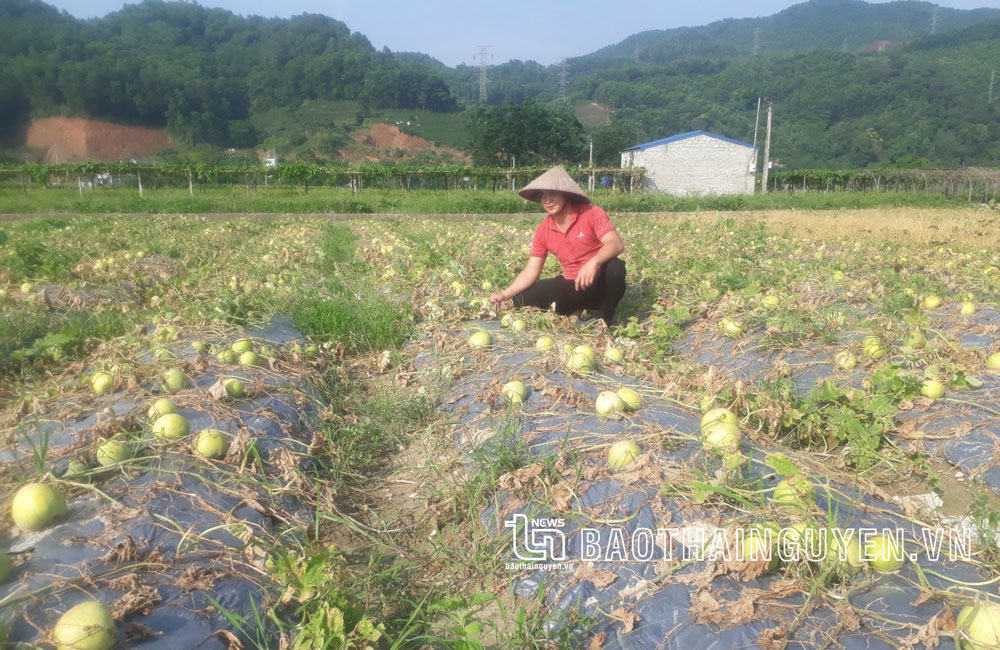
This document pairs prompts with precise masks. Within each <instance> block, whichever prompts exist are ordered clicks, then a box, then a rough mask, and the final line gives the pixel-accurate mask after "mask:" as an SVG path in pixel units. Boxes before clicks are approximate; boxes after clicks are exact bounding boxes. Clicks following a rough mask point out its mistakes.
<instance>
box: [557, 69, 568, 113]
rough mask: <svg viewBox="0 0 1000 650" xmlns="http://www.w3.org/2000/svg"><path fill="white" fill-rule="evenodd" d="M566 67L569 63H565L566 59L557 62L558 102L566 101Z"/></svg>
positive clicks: (563, 102)
mask: <svg viewBox="0 0 1000 650" xmlns="http://www.w3.org/2000/svg"><path fill="white" fill-rule="evenodd" d="M567 68H569V64H568V63H566V59H563V60H562V61H560V62H559V103H560V104H565V103H566V77H567V76H568V74H569V73H568V72H567Z"/></svg>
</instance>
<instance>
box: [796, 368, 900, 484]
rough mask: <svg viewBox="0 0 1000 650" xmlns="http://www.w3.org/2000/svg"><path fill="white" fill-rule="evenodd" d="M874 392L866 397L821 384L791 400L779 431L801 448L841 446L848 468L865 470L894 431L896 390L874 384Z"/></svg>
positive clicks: (852, 391)
mask: <svg viewBox="0 0 1000 650" xmlns="http://www.w3.org/2000/svg"><path fill="white" fill-rule="evenodd" d="M877 387H878V388H879V390H878V391H876V392H871V393H865V392H862V391H858V390H856V389H853V388H844V387H842V386H839V385H838V384H836V383H835V382H832V381H824V382H823V383H822V384H820V386H818V387H816V388H814V389H813V390H812V391H810V393H809V395H808V396H807V397H805V398H797V397H791V400H790V401H791V403H792V407H791V408H788V409H786V410H785V412H784V414H783V419H782V429H783V431H785V432H786V433H787V435H790V436H792V437H793V438H794V439H796V440H797V441H798V442H799V443H800V444H805V445H820V446H822V445H825V444H829V443H830V442H831V441H836V442H837V443H839V444H841V445H843V449H844V454H845V455H846V457H847V461H848V463H849V464H850V465H853V466H854V467H857V468H858V469H861V470H864V469H867V468H869V467H871V466H872V464H873V463H874V462H875V459H876V458H877V452H878V449H879V447H880V446H881V444H882V439H883V437H884V436H885V434H886V433H888V432H889V431H892V430H893V429H894V428H895V423H894V421H893V416H894V415H895V414H896V410H897V409H896V407H895V406H894V402H895V400H897V399H899V398H900V394H899V391H898V390H897V389H896V387H889V386H886V385H884V384H882V383H879V384H877Z"/></svg>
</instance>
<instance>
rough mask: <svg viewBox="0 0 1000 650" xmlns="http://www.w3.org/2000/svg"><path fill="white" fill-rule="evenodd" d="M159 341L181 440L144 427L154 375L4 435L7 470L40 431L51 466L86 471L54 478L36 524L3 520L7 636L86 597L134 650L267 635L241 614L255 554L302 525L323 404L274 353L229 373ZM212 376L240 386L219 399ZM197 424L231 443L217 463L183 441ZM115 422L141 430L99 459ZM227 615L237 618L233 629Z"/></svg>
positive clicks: (282, 337)
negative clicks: (178, 378) (114, 461)
mask: <svg viewBox="0 0 1000 650" xmlns="http://www.w3.org/2000/svg"><path fill="white" fill-rule="evenodd" d="M246 334H247V335H248V336H250V337H252V340H253V341H254V342H255V343H256V344H257V345H258V346H261V345H272V346H275V345H282V344H285V343H288V342H290V341H293V340H295V339H296V338H299V336H300V335H299V334H298V333H297V332H295V331H294V329H292V328H291V326H290V324H289V323H288V322H287V321H285V320H283V319H275V320H274V321H273V322H272V323H271V325H270V326H269V327H266V328H263V329H260V330H252V331H248V332H247V333H246ZM209 340H210V339H209ZM216 342H217V343H218V344H219V345H220V346H222V347H225V346H228V344H229V343H230V342H231V341H230V340H225V341H221V340H220V341H216ZM166 347H168V348H169V349H170V350H171V351H172V352H174V353H175V355H176V357H177V361H176V362H175V363H174V364H172V365H176V364H181V365H180V366H179V367H181V368H182V369H183V371H184V372H185V374H186V375H187V378H188V385H187V387H186V388H184V389H183V390H181V391H180V392H178V393H176V394H174V395H169V396H167V397H169V398H170V399H171V400H172V401H173V402H174V403H175V404H176V405H177V407H178V413H180V414H181V415H183V416H184V417H185V418H186V419H187V420H188V421H189V423H190V427H191V432H192V438H191V439H190V440H189V439H185V440H183V441H178V442H176V443H170V444H167V443H163V442H161V441H157V440H155V439H154V438H153V437H152V436H150V435H149V420H148V418H147V414H146V409H147V407H148V405H149V403H150V402H151V401H152V400H153V399H155V398H157V397H163V396H165V395H164V394H163V393H162V389H161V388H159V387H158V386H157V382H155V381H152V382H147V383H145V384H143V385H140V386H132V385H130V386H127V387H124V388H123V389H122V390H119V391H117V392H113V393H110V394H107V395H104V396H101V397H94V396H93V395H92V394H90V393H89V392H82V391H81V392H78V393H76V394H73V395H70V396H69V397H66V398H63V399H61V400H60V402H59V403H58V404H57V405H56V408H55V410H53V411H51V412H49V413H47V414H45V415H33V416H28V417H25V418H23V419H22V422H21V423H20V424H19V425H18V426H17V427H16V428H15V429H14V430H11V431H8V432H7V438H8V440H10V441H11V444H10V446H9V448H8V449H7V450H6V451H5V452H4V454H3V456H2V462H3V464H4V467H5V469H4V471H6V472H8V473H9V474H11V475H14V476H17V475H18V473H29V474H30V471H29V470H30V469H31V467H32V464H33V463H34V462H35V460H34V458H33V450H36V449H38V448H39V444H40V442H41V441H42V440H43V439H44V440H45V441H46V442H47V445H48V449H47V454H46V459H47V462H48V463H49V466H50V467H51V468H52V472H53V474H54V475H56V476H59V475H62V474H63V472H64V471H65V469H66V467H67V465H68V463H69V462H70V461H71V460H82V461H84V462H86V464H88V465H89V466H90V467H91V468H92V469H90V470H88V471H87V472H86V473H84V474H82V475H76V477H75V478H74V477H70V476H67V477H64V478H63V479H62V482H60V483H58V484H57V485H56V487H57V488H58V489H59V490H60V491H62V492H63V493H64V494H66V496H67V502H68V512H67V513H66V515H65V516H64V517H62V518H60V520H59V521H58V522H56V523H55V524H53V525H51V526H49V527H48V528H45V529H44V530H42V531H40V532H35V533H25V532H21V531H19V530H18V529H17V528H16V527H14V526H12V525H11V526H10V527H9V530H8V531H7V532H6V533H5V534H4V537H5V538H6V539H5V540H4V542H5V544H6V546H7V548H8V549H9V553H10V554H11V557H12V558H14V569H13V571H12V574H11V577H10V578H8V579H7V580H6V581H5V582H4V583H2V584H0V599H2V600H0V604H2V607H3V610H4V611H3V615H4V617H5V618H6V619H8V620H10V628H11V634H10V639H11V640H12V641H25V642H31V641H36V640H38V639H40V638H41V636H42V634H43V633H44V631H45V630H47V629H51V626H52V625H53V624H54V622H55V621H56V620H57V619H58V617H59V616H60V615H61V614H62V613H63V612H65V611H66V610H68V609H69V608H70V607H72V606H73V605H75V604H77V603H79V602H82V601H84V600H90V599H97V600H100V601H101V602H103V603H104V604H106V605H108V607H109V609H110V610H111V612H112V614H113V616H114V617H115V619H116V621H118V622H119V623H121V624H120V625H118V630H119V640H120V641H124V640H125V639H132V640H142V647H144V648H159V647H163V648H231V647H233V643H236V645H239V644H240V643H242V644H244V645H246V644H249V643H259V642H261V641H262V640H263V639H260V638H250V637H253V636H255V635H265V636H272V635H273V633H274V631H273V630H263V629H259V628H258V627H256V623H255V622H254V621H256V620H258V617H261V618H262V616H263V612H264V610H265V609H266V607H267V603H268V598H269V596H268V592H267V590H266V587H267V585H268V577H267V576H268V571H267V569H266V567H265V566H264V561H265V559H266V552H267V551H268V550H269V549H270V548H272V546H273V545H274V544H275V541H276V539H279V538H280V537H281V536H282V535H284V534H287V533H286V531H289V530H293V529H295V528H298V527H301V526H302V525H304V524H308V522H310V521H311V518H312V514H311V513H312V510H311V509H309V508H308V507H305V506H303V505H302V504H300V503H299V501H298V499H297V498H296V497H295V494H296V493H297V491H299V490H306V491H308V490H309V486H308V485H306V484H305V480H304V473H305V472H307V471H308V469H309V468H308V463H309V462H310V457H309V455H308V450H309V445H310V441H311V439H312V436H313V433H314V431H316V430H317V425H316V416H315V414H316V413H317V412H318V409H319V408H320V407H321V406H322V405H321V404H319V403H318V402H317V401H316V399H315V398H314V397H313V396H312V393H311V392H310V391H309V390H308V388H307V385H306V383H305V382H304V381H303V380H302V379H301V377H302V376H303V375H305V374H307V373H308V372H309V371H310V369H311V368H310V364H309V363H307V362H305V361H304V360H302V359H301V358H298V356H296V355H293V354H289V353H287V352H286V351H283V352H280V353H276V354H277V355H280V357H281V358H280V365H278V364H277V363H276V364H274V365H271V364H270V363H269V360H268V359H264V360H262V362H261V363H262V364H263V365H262V366H254V367H241V366H237V365H234V364H223V363H221V362H219V361H218V360H217V359H215V357H210V356H206V355H198V354H197V353H196V352H194V351H193V349H192V347H191V345H190V342H188V341H175V342H172V343H168V344H167V345H166ZM150 358H151V355H145V356H144V359H145V360H146V361H147V362H148V361H149V359H150ZM272 368H276V369H272ZM222 378H238V379H241V380H242V381H243V382H244V385H245V395H244V396H243V397H242V398H240V399H230V398H228V396H225V395H224V394H223V393H224V391H223V392H220V391H219V387H220V384H219V380H220V379H222ZM206 428H214V429H219V430H221V431H224V432H226V433H227V434H229V436H230V437H231V445H230V450H229V454H228V456H227V457H226V458H225V459H223V460H219V461H210V460H206V459H203V458H201V457H199V456H197V455H195V454H194V453H193V451H192V449H191V448H190V441H191V440H193V436H195V435H197V433H198V432H199V431H200V430H202V429H206ZM123 431H125V432H136V435H139V436H142V435H144V437H142V438H141V439H139V438H134V437H133V438H132V439H129V444H132V445H134V447H133V448H134V449H135V454H134V457H133V458H132V459H130V460H126V461H124V462H122V463H121V464H120V465H112V466H110V467H106V468H102V467H100V466H99V465H97V463H95V462H94V449H95V447H96V446H97V445H98V444H99V442H100V441H101V440H102V439H104V438H108V437H112V436H113V435H115V434H116V433H119V432H123ZM140 432H145V433H144V434H143V433H140ZM279 486H280V488H281V489H276V488H277V487H279ZM272 591H273V590H272ZM227 614H228V615H231V616H235V617H241V618H242V619H243V620H244V621H249V622H250V623H249V624H248V625H247V626H246V628H244V629H243V630H241V629H239V628H238V627H234V626H233V625H232V624H231V623H230V620H229V618H227Z"/></svg>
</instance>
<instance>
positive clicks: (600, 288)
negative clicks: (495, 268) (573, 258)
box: [514, 257, 625, 325]
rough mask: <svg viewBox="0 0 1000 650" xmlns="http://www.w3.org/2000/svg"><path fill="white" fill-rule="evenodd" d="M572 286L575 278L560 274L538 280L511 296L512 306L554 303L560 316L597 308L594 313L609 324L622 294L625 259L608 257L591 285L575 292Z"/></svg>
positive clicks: (623, 292)
mask: <svg viewBox="0 0 1000 650" xmlns="http://www.w3.org/2000/svg"><path fill="white" fill-rule="evenodd" d="M575 285H576V281H575V280H567V279H566V278H564V277H563V276H561V275H559V276H556V277H554V278H546V279H544V280H539V281H538V282H536V283H535V284H533V285H531V286H530V287H528V288H527V289H525V290H524V291H522V292H521V293H519V294H517V295H516V296H514V306H515V307H525V306H527V307H538V308H540V309H548V308H549V307H550V306H551V305H552V303H555V304H556V313H558V314H562V315H563V316H566V315H568V314H572V313H573V312H575V311H576V310H578V309H589V310H590V311H597V315H598V316H599V317H600V318H603V319H604V322H605V323H607V324H608V325H611V324H612V323H613V322H614V319H615V309H616V308H617V307H618V302H619V301H620V300H621V299H622V296H624V295H625V262H623V261H622V260H620V259H618V258H617V257H615V258H612V259H610V260H608V261H607V262H606V263H605V264H604V265H603V266H602V267H601V270H600V271H598V272H597V278H596V279H595V280H594V284H592V285H590V287H589V288H588V289H584V290H583V291H577V290H576V286H575Z"/></svg>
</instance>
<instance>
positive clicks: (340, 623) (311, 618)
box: [270, 548, 385, 650]
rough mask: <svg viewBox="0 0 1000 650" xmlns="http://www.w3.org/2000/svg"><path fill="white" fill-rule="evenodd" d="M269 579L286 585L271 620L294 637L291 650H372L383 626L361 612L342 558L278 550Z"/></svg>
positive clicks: (327, 552) (331, 552)
mask: <svg viewBox="0 0 1000 650" xmlns="http://www.w3.org/2000/svg"><path fill="white" fill-rule="evenodd" d="M272 571H273V577H274V578H275V581H276V583H277V584H282V585H285V592H284V593H283V594H282V597H281V602H280V604H278V605H277V606H276V607H275V608H274V609H272V610H271V612H270V617H271V619H272V620H273V621H274V622H275V623H277V624H278V625H279V626H280V627H281V628H282V629H284V630H287V631H289V632H291V633H293V634H294V640H293V641H292V645H291V647H292V648H293V649H295V650H335V649H343V650H347V648H358V649H362V648H375V647H378V645H377V644H378V642H379V640H381V639H382V635H383V633H384V632H385V626H384V625H383V624H382V623H379V622H376V620H377V619H376V618H375V617H373V616H372V615H371V614H369V613H368V612H366V611H365V610H364V608H363V607H362V606H361V604H360V602H359V599H358V598H356V597H355V596H354V594H352V593H350V592H349V591H348V589H347V587H346V585H348V584H350V583H351V582H352V580H351V575H350V573H349V572H348V568H347V563H346V561H345V560H344V557H343V555H341V554H340V553H339V552H337V550H336V549H334V548H310V549H306V550H305V552H303V553H298V552H292V551H290V550H287V549H280V548H279V549H278V550H277V551H276V552H275V557H274V560H273V568H272Z"/></svg>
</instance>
